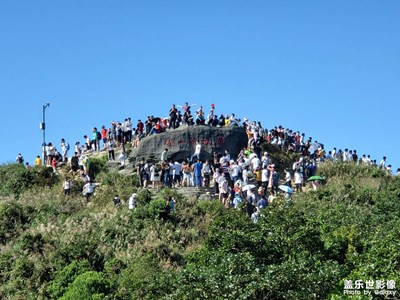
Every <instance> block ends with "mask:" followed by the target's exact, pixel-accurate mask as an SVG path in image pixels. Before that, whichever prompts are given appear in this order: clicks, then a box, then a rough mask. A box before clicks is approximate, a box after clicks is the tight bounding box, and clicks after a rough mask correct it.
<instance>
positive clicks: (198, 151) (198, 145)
mask: <svg viewBox="0 0 400 300" xmlns="http://www.w3.org/2000/svg"><path fill="white" fill-rule="evenodd" d="M200 152H201V144H196V150H195V151H194V153H195V154H200Z"/></svg>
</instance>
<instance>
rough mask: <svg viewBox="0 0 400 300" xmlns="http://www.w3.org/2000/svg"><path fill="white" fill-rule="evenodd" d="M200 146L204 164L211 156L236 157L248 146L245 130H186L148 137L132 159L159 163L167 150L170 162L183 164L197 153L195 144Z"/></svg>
mask: <svg viewBox="0 0 400 300" xmlns="http://www.w3.org/2000/svg"><path fill="white" fill-rule="evenodd" d="M197 140H199V141H200V142H201V145H202V148H201V154H200V159H201V160H206V159H207V160H208V159H212V158H213V155H212V153H213V152H214V151H215V152H217V153H222V152H223V151H224V150H228V151H229V153H230V154H231V156H237V155H238V154H239V152H240V150H241V149H243V148H244V147H246V146H247V134H246V131H245V130H244V128H243V127H237V126H226V127H209V126H189V127H186V126H183V127H179V128H177V129H173V130H169V131H167V132H163V133H159V134H154V135H150V136H147V137H145V138H144V139H142V140H141V141H140V144H139V147H138V148H136V149H134V150H133V151H132V152H131V154H130V157H131V158H132V159H133V160H136V161H138V160H140V159H142V158H145V159H150V160H153V161H159V160H160V158H161V153H162V152H163V151H164V149H165V148H167V149H168V160H173V161H182V160H184V159H186V158H189V157H190V156H191V155H192V154H193V153H194V151H195V146H196V141H197Z"/></svg>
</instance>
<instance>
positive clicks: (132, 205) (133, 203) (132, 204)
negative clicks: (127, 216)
mask: <svg viewBox="0 0 400 300" xmlns="http://www.w3.org/2000/svg"><path fill="white" fill-rule="evenodd" d="M135 206H136V198H135V197H133V196H130V197H129V200H128V209H134V208H135Z"/></svg>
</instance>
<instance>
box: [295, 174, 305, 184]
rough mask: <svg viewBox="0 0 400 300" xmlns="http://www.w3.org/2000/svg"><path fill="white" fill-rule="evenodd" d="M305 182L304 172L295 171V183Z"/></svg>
mask: <svg viewBox="0 0 400 300" xmlns="http://www.w3.org/2000/svg"><path fill="white" fill-rule="evenodd" d="M302 182H303V174H301V173H300V172H295V173H294V183H295V184H301V183H302Z"/></svg>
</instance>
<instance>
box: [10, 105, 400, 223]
mask: <svg viewBox="0 0 400 300" xmlns="http://www.w3.org/2000/svg"><path fill="white" fill-rule="evenodd" d="M196 106H198V105H196V104H191V105H189V104H188V102H185V104H184V105H182V106H180V105H172V106H171V108H170V110H169V112H168V117H166V118H160V117H154V116H148V117H147V119H146V120H145V122H142V120H141V119H138V121H137V123H136V126H135V127H134V126H133V123H132V120H131V118H126V119H125V120H124V122H118V121H117V122H114V121H112V122H111V123H110V126H109V128H106V126H104V125H103V126H101V129H100V130H98V129H97V127H93V128H92V131H91V134H90V135H84V136H83V139H84V142H83V143H82V145H81V143H80V142H79V141H77V142H76V143H75V145H74V148H73V155H72V156H71V157H69V152H70V145H69V144H68V143H67V142H66V140H65V139H64V138H62V139H61V140H60V150H61V151H59V150H58V149H57V148H56V147H55V146H54V145H53V144H52V143H48V144H45V145H43V149H42V152H43V153H42V154H43V155H42V156H43V161H44V163H45V164H46V165H47V166H51V167H52V168H53V170H54V172H57V167H58V166H59V164H60V163H69V164H70V165H71V169H72V171H73V172H78V171H79V170H80V171H81V176H82V178H83V180H84V181H85V185H84V190H83V194H84V195H85V198H86V200H87V202H89V201H90V197H91V195H92V194H93V192H94V184H93V181H92V180H91V178H90V176H89V165H90V158H89V156H88V155H87V154H88V153H90V152H99V151H107V153H108V159H109V160H111V161H112V160H115V159H116V158H115V150H116V149H121V154H120V155H119V156H118V158H117V160H119V161H121V164H124V162H125V158H126V155H125V145H126V144H127V143H130V144H131V145H132V147H133V148H135V147H138V146H139V143H140V141H141V140H142V139H143V138H146V137H147V136H149V135H152V134H158V133H162V132H165V131H168V130H175V129H177V128H179V127H182V126H200V125H204V126H214V127H223V126H243V127H244V128H245V130H246V132H247V135H248V144H247V147H246V148H244V149H243V150H242V151H241V152H240V153H239V154H238V155H237V156H236V157H233V156H231V154H230V153H229V152H228V151H227V150H225V151H224V152H223V153H216V152H215V153H213V159H211V160H204V158H203V157H202V149H201V143H200V142H197V143H196V146H195V152H194V153H193V155H192V156H191V157H188V158H187V159H186V160H184V161H170V160H169V158H168V149H165V151H164V152H163V153H162V155H161V157H160V160H159V161H158V162H149V161H144V160H143V161H141V162H140V163H139V164H138V166H137V173H138V177H139V182H140V185H141V186H143V187H145V188H147V187H152V188H156V187H159V186H166V187H171V188H173V187H180V186H183V187H189V186H192V187H195V188H197V189H199V188H201V187H213V188H214V192H215V195H216V196H218V198H219V199H220V201H221V202H222V203H224V205H225V206H226V207H238V205H239V204H240V203H246V205H247V206H248V212H249V214H250V215H253V214H254V213H257V212H258V210H259V209H261V208H263V207H265V205H268V204H270V203H271V202H272V201H274V199H275V197H276V195H277V194H278V193H279V192H281V191H282V190H281V189H280V188H279V186H280V184H282V185H285V186H287V187H289V188H290V190H291V189H292V185H293V190H294V191H296V192H300V191H301V190H302V188H303V187H304V186H305V184H306V183H307V179H308V178H310V177H312V176H314V175H315V174H316V170H317V167H318V165H319V164H320V163H322V162H324V161H326V160H337V161H339V160H340V161H349V162H353V163H357V164H367V165H376V166H377V167H379V168H381V169H384V170H386V171H387V172H388V173H390V174H391V173H392V169H391V165H390V164H389V165H387V162H386V157H383V159H382V160H381V161H380V162H379V164H378V163H377V162H376V160H373V159H371V157H370V155H364V154H363V155H362V156H358V154H357V151H356V150H349V149H345V150H344V151H342V150H341V149H339V150H337V149H336V148H333V150H331V151H329V152H328V153H326V151H325V148H324V145H323V144H322V143H319V142H318V141H313V139H312V138H311V137H309V138H306V136H305V134H304V133H300V132H299V131H293V130H290V129H288V128H283V127H282V126H277V127H274V128H273V129H271V130H268V129H265V128H263V126H262V125H261V122H256V121H250V120H249V119H248V118H244V120H243V121H241V120H240V119H237V118H236V117H235V114H234V113H231V114H225V115H224V114H221V115H220V116H218V115H217V114H215V105H214V104H211V105H210V109H209V112H208V114H207V115H206V114H205V112H204V110H203V107H202V106H198V108H197V110H195V111H193V113H192V110H193V108H194V107H196ZM263 142H268V143H269V144H271V145H275V146H276V147H279V149H280V150H281V151H283V152H285V153H289V152H296V153H299V155H300V159H299V160H298V161H296V162H294V163H293V165H292V166H283V167H285V168H284V171H283V173H282V174H280V173H279V172H278V171H277V166H276V165H275V163H276V162H273V161H272V159H271V157H270V155H269V153H268V152H263V151H262V148H261V144H262V143H263ZM16 161H17V162H18V163H21V162H22V163H23V157H22V155H21V154H19V155H18V157H17V159H16ZM41 164H42V159H41V157H40V156H37V157H36V159H35V165H37V166H39V165H41ZM399 174H400V170H399V169H398V170H397V175H399ZM282 175H283V176H282ZM312 183H313V188H314V189H315V188H317V187H318V181H316V182H314V181H313V182H312ZM249 186H251V188H249ZM246 187H247V188H246ZM63 188H64V192H65V194H66V195H68V194H69V192H68V191H69V190H70V188H71V181H70V179H69V178H66V181H65V182H64V185H63ZM282 192H283V191H282ZM291 194H292V193H288V192H285V198H286V199H288V200H290V199H291ZM260 201H261V202H260ZM259 203H260V205H259ZM260 206H261V207H260Z"/></svg>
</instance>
